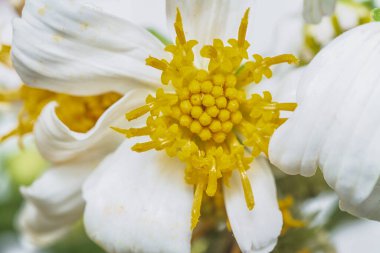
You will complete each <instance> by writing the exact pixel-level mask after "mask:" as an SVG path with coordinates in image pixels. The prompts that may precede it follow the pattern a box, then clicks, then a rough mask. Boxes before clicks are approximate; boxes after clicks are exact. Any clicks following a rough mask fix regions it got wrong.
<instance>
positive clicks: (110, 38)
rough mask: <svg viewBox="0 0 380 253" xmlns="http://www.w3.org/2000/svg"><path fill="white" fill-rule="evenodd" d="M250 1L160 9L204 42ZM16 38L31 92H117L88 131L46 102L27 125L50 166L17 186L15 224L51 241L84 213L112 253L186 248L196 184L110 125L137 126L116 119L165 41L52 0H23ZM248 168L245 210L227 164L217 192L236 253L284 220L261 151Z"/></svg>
mask: <svg viewBox="0 0 380 253" xmlns="http://www.w3.org/2000/svg"><path fill="white" fill-rule="evenodd" d="M249 5H250V2H247V1H236V0H233V1H232V0H231V1H224V2H220V1H200V0H199V1H174V0H168V1H167V4H166V8H167V15H168V22H169V26H170V27H172V26H173V24H174V21H175V20H176V8H177V7H179V9H180V10H181V11H182V12H183V13H182V14H183V23H184V29H185V30H186V37H188V38H189V39H193V38H194V39H197V40H198V41H199V44H200V45H201V46H203V45H205V44H208V43H212V40H213V39H214V38H221V39H226V38H229V37H228V36H229V35H230V34H231V33H235V34H237V31H238V30H239V23H240V22H239V21H240V17H243V14H244V11H245V10H246V7H248V6H249ZM256 11H258V10H256ZM281 11H282V10H281ZM211 14H213V15H211ZM272 14H273V13H272ZM282 14H284V13H282ZM252 16H254V15H252ZM273 17H276V18H278V17H282V18H285V17H286V16H281V15H274V14H273ZM272 21H273V20H271V22H272ZM256 22H257V21H256ZM176 23H177V24H178V23H179V22H178V16H177V21H176ZM254 23H255V22H254ZM256 25H258V24H257V23H256ZM275 25H276V22H274V23H273V26H270V27H275ZM270 31H274V30H271V29H269V30H266V31H265V32H266V33H269V34H271V32H270ZM177 35H178V31H177ZM282 35H284V34H282ZM233 37H236V35H234V36H233ZM256 41H258V44H260V43H259V41H260V40H259V39H256ZM13 42H14V44H13V61H14V64H15V66H16V68H17V70H18V72H19V74H20V76H21V77H22V79H23V80H24V81H25V83H27V84H29V85H31V86H33V87H38V88H42V89H46V90H51V91H54V92H58V93H68V94H72V95H81V96H83V95H85V96H90V95H98V94H103V93H105V92H118V93H120V94H123V95H124V96H123V97H122V98H121V99H120V100H118V101H117V102H116V103H115V104H113V105H112V106H111V107H110V108H108V109H107V110H106V111H105V112H104V113H103V115H102V116H101V117H100V118H99V119H98V120H97V121H96V124H95V126H94V127H93V128H92V129H91V130H90V131H88V132H87V133H78V132H73V131H71V130H70V128H69V126H67V125H65V124H64V123H63V122H62V121H61V120H60V119H59V117H58V116H57V114H56V108H57V107H56V104H55V103H50V104H49V105H47V106H46V107H45V108H44V109H43V111H42V114H41V116H40V119H39V120H38V122H37V124H36V125H35V127H34V129H35V130H34V131H35V136H36V141H37V145H38V146H39V149H40V151H41V153H42V154H43V155H44V157H45V158H47V159H48V160H49V161H51V162H52V163H53V164H54V167H53V168H52V169H50V170H49V171H48V172H46V173H45V174H44V175H43V176H42V177H41V178H40V179H39V180H37V181H36V182H35V183H34V184H33V185H32V186H31V187H29V188H23V189H22V193H23V195H24V196H25V197H26V199H27V203H26V207H25V209H24V213H23V215H22V216H21V218H20V226H21V228H22V229H23V231H24V235H25V236H26V239H27V240H29V241H32V242H34V243H36V244H41V245H43V244H46V243H49V242H51V241H52V240H54V239H56V238H58V237H60V236H61V235H62V234H64V233H65V232H66V231H67V230H68V229H69V228H70V226H71V224H72V223H73V222H75V221H76V220H78V219H79V218H80V217H81V216H82V214H83V210H84V219H85V226H86V230H87V233H88V234H89V236H90V237H91V238H92V239H93V240H94V241H95V242H97V243H98V244H100V245H101V246H103V247H104V248H105V249H106V250H107V251H109V252H130V251H133V252H190V239H191V216H192V208H193V211H194V207H192V202H193V188H192V187H191V185H189V184H186V182H185V180H184V171H183V168H184V164H183V163H181V162H179V161H178V160H177V159H174V158H169V157H168V156H167V155H166V154H164V153H162V152H156V151H149V152H146V153H143V154H138V153H134V152H132V151H131V150H130V149H131V147H132V146H133V144H134V143H135V142H134V141H133V142H132V141H130V140H124V138H123V137H122V136H120V135H119V134H117V133H116V132H114V131H111V130H110V126H118V127H122V128H129V127H131V126H137V125H138V124H136V123H134V122H132V123H128V122H126V121H125V120H124V114H125V113H126V112H128V111H131V110H132V109H134V108H136V107H138V106H140V105H141V103H143V102H144V99H145V97H146V96H147V95H148V94H150V93H152V92H153V91H154V90H156V89H157V88H158V87H160V86H161V78H160V72H159V71H156V70H152V68H151V67H149V66H146V65H145V59H146V58H148V56H149V55H152V56H154V57H157V58H160V59H161V58H163V59H170V58H168V53H167V52H165V51H164V45H162V44H161V43H160V42H159V41H158V40H157V39H156V38H155V37H153V36H152V35H151V34H150V33H148V32H147V31H146V30H144V29H142V28H140V27H138V26H136V25H134V24H132V23H131V22H130V21H128V20H126V19H123V18H117V17H114V16H113V15H111V13H110V12H109V11H108V10H107V9H103V11H102V9H98V8H94V7H93V6H88V5H87V4H84V5H83V4H81V3H80V2H77V1H53V0H30V1H27V3H26V6H25V9H24V13H23V18H22V19H19V20H16V21H15V22H14V41H13ZM267 44H268V43H263V44H262V49H261V50H262V51H265V50H266V48H265V46H268V45H267ZM197 59H199V57H197ZM276 59H277V60H280V61H283V60H282V58H276ZM284 59H286V60H289V61H292V60H294V59H293V58H287V57H285V58H284ZM264 62H265V61H264ZM268 64H269V63H268ZM153 65H154V64H153ZM265 74H266V75H268V76H269V72H266V73H265ZM67 105H69V104H67ZM61 106H62V105H61ZM63 108H64V105H63ZM121 142H122V144H121V145H120V143H121ZM115 150H116V151H115ZM113 151H115V152H113ZM105 157H106V158H105ZM250 166H251V167H252V169H249V170H247V171H246V176H245V175H244V176H245V177H246V178H245V180H246V181H245V182H247V180H248V179H249V181H250V184H251V187H252V191H253V193H254V196H255V206H254V209H253V210H252V211H249V210H248V208H247V207H246V199H245V197H244V196H245V195H247V193H246V189H247V187H248V186H247V185H245V186H244V187H242V185H241V181H240V178H239V173H238V172H237V171H236V170H235V171H233V173H232V175H231V180H230V187H224V194H225V201H226V209H227V213H228V216H229V221H230V223H231V227H232V230H233V232H234V234H235V237H236V239H237V241H238V243H239V245H240V248H241V249H242V251H243V252H269V251H271V250H272V249H273V248H274V246H275V244H276V241H277V237H278V235H279V233H280V230H281V225H282V219H281V212H280V211H279V209H278V203H277V197H276V189H275V185H274V179H273V176H272V174H271V170H270V166H269V164H268V162H267V160H266V159H264V158H263V157H262V156H259V157H258V158H256V159H255V161H254V162H253V163H252V164H251V165H250ZM243 174H244V173H243ZM83 184H84V186H83V188H82V185H83ZM243 188H244V189H243ZM82 191H83V198H84V200H85V201H84V200H83V199H82ZM201 194H203V193H202V192H201ZM195 211H196V210H195ZM193 215H194V214H193Z"/></svg>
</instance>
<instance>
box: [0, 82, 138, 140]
mask: <svg viewBox="0 0 380 253" xmlns="http://www.w3.org/2000/svg"><path fill="white" fill-rule="evenodd" d="M120 97H121V96H120V95H119V94H116V93H106V94H103V95H98V96H87V97H78V96H71V95H66V94H60V93H54V92H51V91H47V90H42V89H38V88H32V87H30V86H27V85H22V86H21V87H20V88H19V89H18V90H14V91H11V92H9V91H8V92H7V91H0V103H7V104H9V103H19V102H21V104H22V108H21V110H20V112H19V116H18V126H17V127H15V128H14V129H13V130H11V131H10V132H9V133H7V134H6V135H4V136H2V137H0V142H2V141H5V140H6V139H8V138H10V137H12V136H19V137H20V138H19V143H20V146H22V137H23V136H24V135H25V134H28V133H30V132H32V131H33V127H34V124H35V123H36V121H37V119H38V117H39V115H40V113H41V111H42V109H43V108H44V107H45V105H47V104H48V103H50V102H52V101H56V102H57V107H56V113H57V116H58V117H59V119H60V120H61V121H62V122H63V123H64V124H65V125H66V126H67V127H69V128H70V129H71V130H73V131H76V132H80V133H84V132H87V131H88V130H90V129H91V128H92V127H93V126H94V125H95V123H96V121H97V120H98V119H99V117H100V116H101V115H102V114H103V112H104V111H105V110H106V109H107V108H109V107H110V106H111V105H112V104H114V103H115V102H116V101H117V100H118V99H119V98H120ZM130 135H131V136H132V135H133V136H137V135H138V134H136V132H133V131H132V133H131V134H130Z"/></svg>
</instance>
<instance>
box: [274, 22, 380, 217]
mask: <svg viewBox="0 0 380 253" xmlns="http://www.w3.org/2000/svg"><path fill="white" fill-rule="evenodd" d="M379 44H380V24H379V23H371V24H368V25H363V26H360V27H358V28H355V29H353V30H351V31H349V32H347V33H345V34H344V35H343V36H341V37H339V38H338V39H336V40H335V41H334V42H333V43H331V44H330V45H329V46H328V47H326V48H325V49H324V50H322V52H321V53H320V54H319V55H318V56H317V57H316V58H315V59H314V60H313V61H312V63H311V64H310V65H309V66H308V67H307V69H306V71H305V74H304V78H303V79H302V80H301V83H300V85H299V90H298V94H297V96H298V102H299V104H298V108H297V110H296V111H295V113H294V115H293V117H292V118H291V119H289V120H288V121H287V122H286V123H285V124H284V125H282V126H281V127H280V128H279V129H278V130H277V131H276V132H275V134H274V135H273V137H272V140H271V142H270V147H269V154H270V159H271V161H272V163H273V164H275V165H276V166H278V167H279V168H280V169H282V170H284V171H285V172H287V173H289V174H301V175H304V176H311V175H313V174H314V173H315V171H316V168H317V167H320V168H321V169H322V171H323V173H324V177H325V179H326V181H327V183H328V184H329V185H330V186H331V187H332V188H333V189H334V190H335V191H336V192H337V194H338V196H339V198H340V201H341V206H342V207H343V209H347V210H348V211H350V212H352V213H354V214H356V215H358V216H363V217H367V218H373V219H379V218H380V209H379V208H376V209H372V208H373V206H374V205H375V203H376V201H377V203H378V202H379V200H380V196H379V194H375V192H377V191H378V187H377V186H375V185H376V184H377V183H378V181H379V178H380V160H379V159H378V157H379V154H380V146H379V145H378V143H379V142H380V130H379V129H380V117H379V112H378V108H380V100H379V99H378V97H379V96H380V88H379V85H378V84H379V80H380V73H379V71H378V59H379V57H380V47H379ZM355 208H357V210H354V209H355Z"/></svg>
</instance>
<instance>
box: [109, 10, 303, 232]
mask: <svg viewBox="0 0 380 253" xmlns="http://www.w3.org/2000/svg"><path fill="white" fill-rule="evenodd" d="M248 13H249V10H247V11H246V13H245V15H244V17H243V19H242V22H241V24H240V28H239V33H238V39H230V40H229V41H228V45H225V44H224V43H223V41H221V40H220V39H215V40H214V42H213V45H206V46H204V47H203V48H202V49H201V51H200V55H201V56H202V57H203V58H206V59H208V60H209V64H208V69H207V70H205V69H199V68H197V67H196V66H195V65H194V59H195V57H194V53H193V47H194V46H195V45H196V44H197V43H198V42H197V41H195V40H189V41H188V40H187V39H186V37H185V32H184V30H183V25H182V18H181V14H180V12H179V11H177V18H176V22H175V24H174V28H175V31H176V34H177V38H176V43H175V44H173V45H169V46H167V47H166V51H168V52H170V53H171V54H172V55H173V57H172V59H171V61H168V60H165V59H162V60H160V59H157V58H154V57H151V56H150V57H149V58H148V59H147V60H146V63H147V65H149V66H152V67H153V68H156V69H158V70H160V71H162V76H161V80H162V83H163V84H164V85H169V84H170V86H169V87H167V89H165V90H164V89H162V88H160V89H158V90H157V92H156V96H151V95H149V96H148V97H147V98H146V104H145V105H144V106H142V107H140V108H137V109H135V110H133V111H131V112H129V113H127V114H126V117H127V119H128V120H134V119H136V118H139V117H141V116H143V115H145V114H146V113H149V116H148V118H147V120H146V126H145V127H143V128H131V129H119V128H114V129H115V130H116V131H118V132H120V133H122V134H125V135H126V136H127V137H128V138H130V137H134V136H145V135H146V136H149V137H150V139H151V141H149V142H145V143H137V144H136V145H135V146H133V148H132V149H133V150H134V151H137V152H144V151H148V150H151V149H155V150H165V151H166V152H167V154H168V155H169V156H171V157H178V158H179V159H180V160H181V161H183V162H184V163H185V164H186V169H185V180H186V182H187V183H189V184H192V185H194V186H195V195H194V203H193V211H192V228H194V227H195V226H196V224H197V222H198V219H199V217H200V208H201V203H202V196H203V193H204V192H206V194H207V195H208V196H214V195H215V193H216V192H217V189H218V185H220V184H221V183H222V182H224V183H225V184H227V185H228V180H229V178H230V177H231V174H232V172H233V171H234V170H237V171H238V172H239V173H240V177H241V181H242V185H243V189H244V193H245V199H246V202H247V206H248V208H249V209H252V208H253V207H254V198H253V193H252V189H251V184H250V182H249V179H248V176H247V173H246V170H247V169H249V165H250V163H251V162H252V160H253V159H254V158H255V157H257V156H258V155H259V154H260V153H264V154H267V152H268V145H269V139H270V137H271V136H272V134H273V132H274V130H275V129H276V128H277V127H279V126H280V125H281V124H282V123H284V122H285V120H286V119H283V118H281V117H280V111H281V110H285V111H293V110H294V109H295V107H296V104H294V103H277V102H273V101H272V96H271V94H270V93H269V92H264V94H263V96H260V95H259V94H253V95H250V96H248V94H247V91H246V87H247V85H248V84H251V83H256V84H257V83H259V82H260V81H261V80H262V78H263V77H264V76H265V77H267V78H270V77H271V76H272V71H271V70H270V67H271V66H273V65H275V64H279V63H289V64H291V63H296V62H297V59H296V58H295V57H294V56H293V55H280V56H276V57H267V58H263V57H261V56H260V55H254V56H253V57H254V60H249V58H248V52H247V50H248V48H249V46H250V44H249V43H248V42H247V41H246V39H245V38H246V32H247V26H248ZM170 88H171V89H170Z"/></svg>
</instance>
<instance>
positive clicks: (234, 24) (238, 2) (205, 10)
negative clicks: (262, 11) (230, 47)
mask: <svg viewBox="0 0 380 253" xmlns="http://www.w3.org/2000/svg"><path fill="white" fill-rule="evenodd" d="M253 2H254V1H253V0H248V1H247V0H246V1H243V0H223V1H218V0H194V1H186V0H167V1H166V12H167V19H168V27H169V29H170V31H172V32H173V34H175V33H174V22H175V18H176V12H177V8H179V10H180V11H181V14H182V19H183V23H184V30H185V32H186V34H187V36H188V38H187V39H189V40H190V39H195V40H198V41H199V43H200V44H201V45H206V44H212V42H213V40H214V39H216V38H219V39H223V40H226V39H229V37H226V35H227V34H231V33H232V32H233V34H234V35H235V36H234V37H236V36H237V34H238V28H239V24H240V21H241V18H242V17H243V15H244V12H245V11H246V9H247V8H249V7H251V6H252V5H253ZM232 28H233V31H231V30H229V29H232ZM172 38H173V39H174V38H175V35H174V36H173V37H172Z"/></svg>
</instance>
